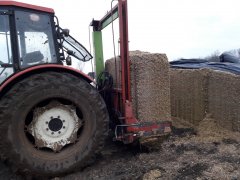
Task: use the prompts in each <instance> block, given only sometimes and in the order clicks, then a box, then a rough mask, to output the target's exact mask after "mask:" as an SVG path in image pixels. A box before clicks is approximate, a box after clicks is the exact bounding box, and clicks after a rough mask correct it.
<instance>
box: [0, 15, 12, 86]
mask: <svg viewBox="0 0 240 180" xmlns="http://www.w3.org/2000/svg"><path fill="white" fill-rule="evenodd" d="M12 57H13V56H12V44H11V37H10V26H9V15H8V12H7V11H4V10H0V85H1V83H2V82H3V81H4V80H6V79H7V78H8V77H9V76H10V75H12V74H13V73H14V70H13V60H12Z"/></svg>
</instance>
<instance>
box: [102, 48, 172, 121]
mask: <svg viewBox="0 0 240 180" xmlns="http://www.w3.org/2000/svg"><path fill="white" fill-rule="evenodd" d="M105 65H106V71H108V72H109V73H110V74H112V76H113V79H114V80H116V79H117V80H118V81H120V76H119V74H120V70H121V67H120V64H119V59H118V60H117V67H118V68H117V69H118V70H117V71H119V72H117V78H116V73H115V60H114V59H110V60H107V61H106V64H105ZM130 70H131V92H132V98H133V108H134V113H135V116H136V118H137V119H138V120H140V121H166V120H171V112H170V84H169V63H168V60H167V57H166V55H165V54H151V53H145V52H140V51H137V52H131V53H130ZM115 86H116V85H115Z"/></svg>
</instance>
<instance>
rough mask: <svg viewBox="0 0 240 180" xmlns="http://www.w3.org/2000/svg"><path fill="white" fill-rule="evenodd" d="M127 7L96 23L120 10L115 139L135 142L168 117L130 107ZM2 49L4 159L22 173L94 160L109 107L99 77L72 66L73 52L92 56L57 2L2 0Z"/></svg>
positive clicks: (0, 153)
mask: <svg viewBox="0 0 240 180" xmlns="http://www.w3.org/2000/svg"><path fill="white" fill-rule="evenodd" d="M126 7H127V2H126V0H119V3H118V5H117V6H116V7H115V8H114V9H112V10H111V12H110V13H108V15H107V16H105V17H104V18H103V19H102V20H101V21H93V22H92V25H93V26H94V31H101V28H102V25H103V23H104V22H105V21H107V20H108V21H109V19H110V20H113V17H112V16H113V15H114V14H115V13H116V12H118V15H119V18H120V30H121V31H120V36H121V38H122V39H121V41H122V42H121V54H122V55H121V57H122V59H121V62H122V67H124V68H123V72H122V73H123V74H122V82H123V83H122V84H123V86H122V90H120V92H119V93H117V94H118V95H117V96H119V97H120V99H121V101H119V102H118V105H117V107H114V108H117V109H118V112H120V115H118V117H117V118H119V119H121V124H117V125H116V124H115V125H113V126H111V127H112V129H113V131H115V132H116V137H115V139H116V140H120V141H123V142H125V143H131V142H133V141H134V140H136V139H137V138H138V137H139V136H140V135H139V132H141V133H140V134H141V135H145V134H146V135H149V132H152V130H153V129H154V132H156V129H158V130H159V134H163V133H167V132H169V128H170V124H169V123H165V124H140V123H138V121H137V120H136V119H135V118H134V116H133V114H132V109H131V97H130V93H129V92H130V90H129V89H130V83H129V77H130V76H129V60H128V38H127V37H128V36H127V14H126V12H127V8H126ZM95 48H97V47H95ZM0 52H1V54H0V137H1V141H0V157H1V159H2V160H4V161H5V162H6V163H7V164H8V165H10V166H11V167H12V168H13V169H14V170H15V171H17V172H20V173H24V174H36V175H43V176H54V175H61V174H64V173H69V172H71V171H74V170H76V168H82V167H85V166H86V165H88V164H89V163H90V162H92V161H93V159H94V157H95V155H96V153H98V152H99V151H100V149H101V147H102V146H103V144H104V139H105V137H106V136H107V134H108V130H109V114H110V112H109V111H108V108H107V106H106V103H105V101H104V99H103V98H102V96H101V93H99V91H98V89H96V86H94V85H92V83H94V80H93V79H91V78H90V77H89V76H87V75H85V74H84V73H83V72H81V71H79V70H76V69H74V68H71V67H69V66H68V65H70V64H71V57H70V56H73V57H75V58H76V59H78V60H81V61H84V62H85V61H88V60H90V59H91V58H92V55H91V54H90V53H89V52H88V51H87V50H86V49H85V48H84V47H83V46H82V45H81V44H80V43H79V42H78V41H76V40H75V39H74V38H73V37H72V36H70V35H69V31H68V30H66V29H62V28H61V27H60V26H59V23H58V19H57V18H56V17H55V16H54V10H53V9H50V8H45V7H39V6H34V5H29V4H25V3H20V2H15V1H0ZM104 80H106V77H105V79H104ZM101 92H102V91H101ZM145 132H146V133H145ZM150 134H151V133H150Z"/></svg>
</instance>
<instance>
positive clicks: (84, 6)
mask: <svg viewBox="0 0 240 180" xmlns="http://www.w3.org/2000/svg"><path fill="white" fill-rule="evenodd" d="M22 2H26V3H33V2H34V4H36V5H42V6H47V7H51V8H53V9H54V10H55V12H56V15H57V16H58V18H59V20H60V25H61V26H62V27H63V28H69V29H70V30H71V31H70V32H71V33H72V35H73V36H74V37H75V38H76V39H77V40H79V41H80V42H81V43H82V44H83V45H85V46H86V48H87V49H89V42H88V38H89V37H88V34H89V33H88V25H89V24H90V21H91V20H92V19H93V18H94V19H96V20H97V19H100V18H101V17H102V16H103V15H105V14H106V12H107V11H108V10H110V7H111V0H86V1H83V0H81V1H71V0H61V1H53V0H34V1H30V0H23V1H22ZM239 9H240V1H239V0H165V1H163V0H147V1H145V0H128V11H129V40H130V50H142V51H149V52H158V53H166V54H167V56H168V58H169V60H174V59H178V58H181V57H183V58H198V57H204V56H207V55H210V54H212V53H213V52H215V51H216V50H218V51H220V52H224V51H227V50H231V49H237V48H240V10H239ZM117 29H118V27H117V23H115V31H116V32H117ZM116 36H117V35H116ZM116 41H117V38H116ZM104 47H105V51H104V53H105V54H104V55H105V58H106V59H107V58H109V57H112V56H113V49H112V36H111V28H110V27H109V28H107V29H106V31H104Z"/></svg>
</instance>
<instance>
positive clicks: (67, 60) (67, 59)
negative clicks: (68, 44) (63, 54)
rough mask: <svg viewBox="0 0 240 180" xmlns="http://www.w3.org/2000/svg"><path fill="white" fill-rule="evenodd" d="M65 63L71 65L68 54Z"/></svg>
mask: <svg viewBox="0 0 240 180" xmlns="http://www.w3.org/2000/svg"><path fill="white" fill-rule="evenodd" d="M66 64H67V65H68V66H71V65H72V58H71V57H70V56H67V58H66Z"/></svg>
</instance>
